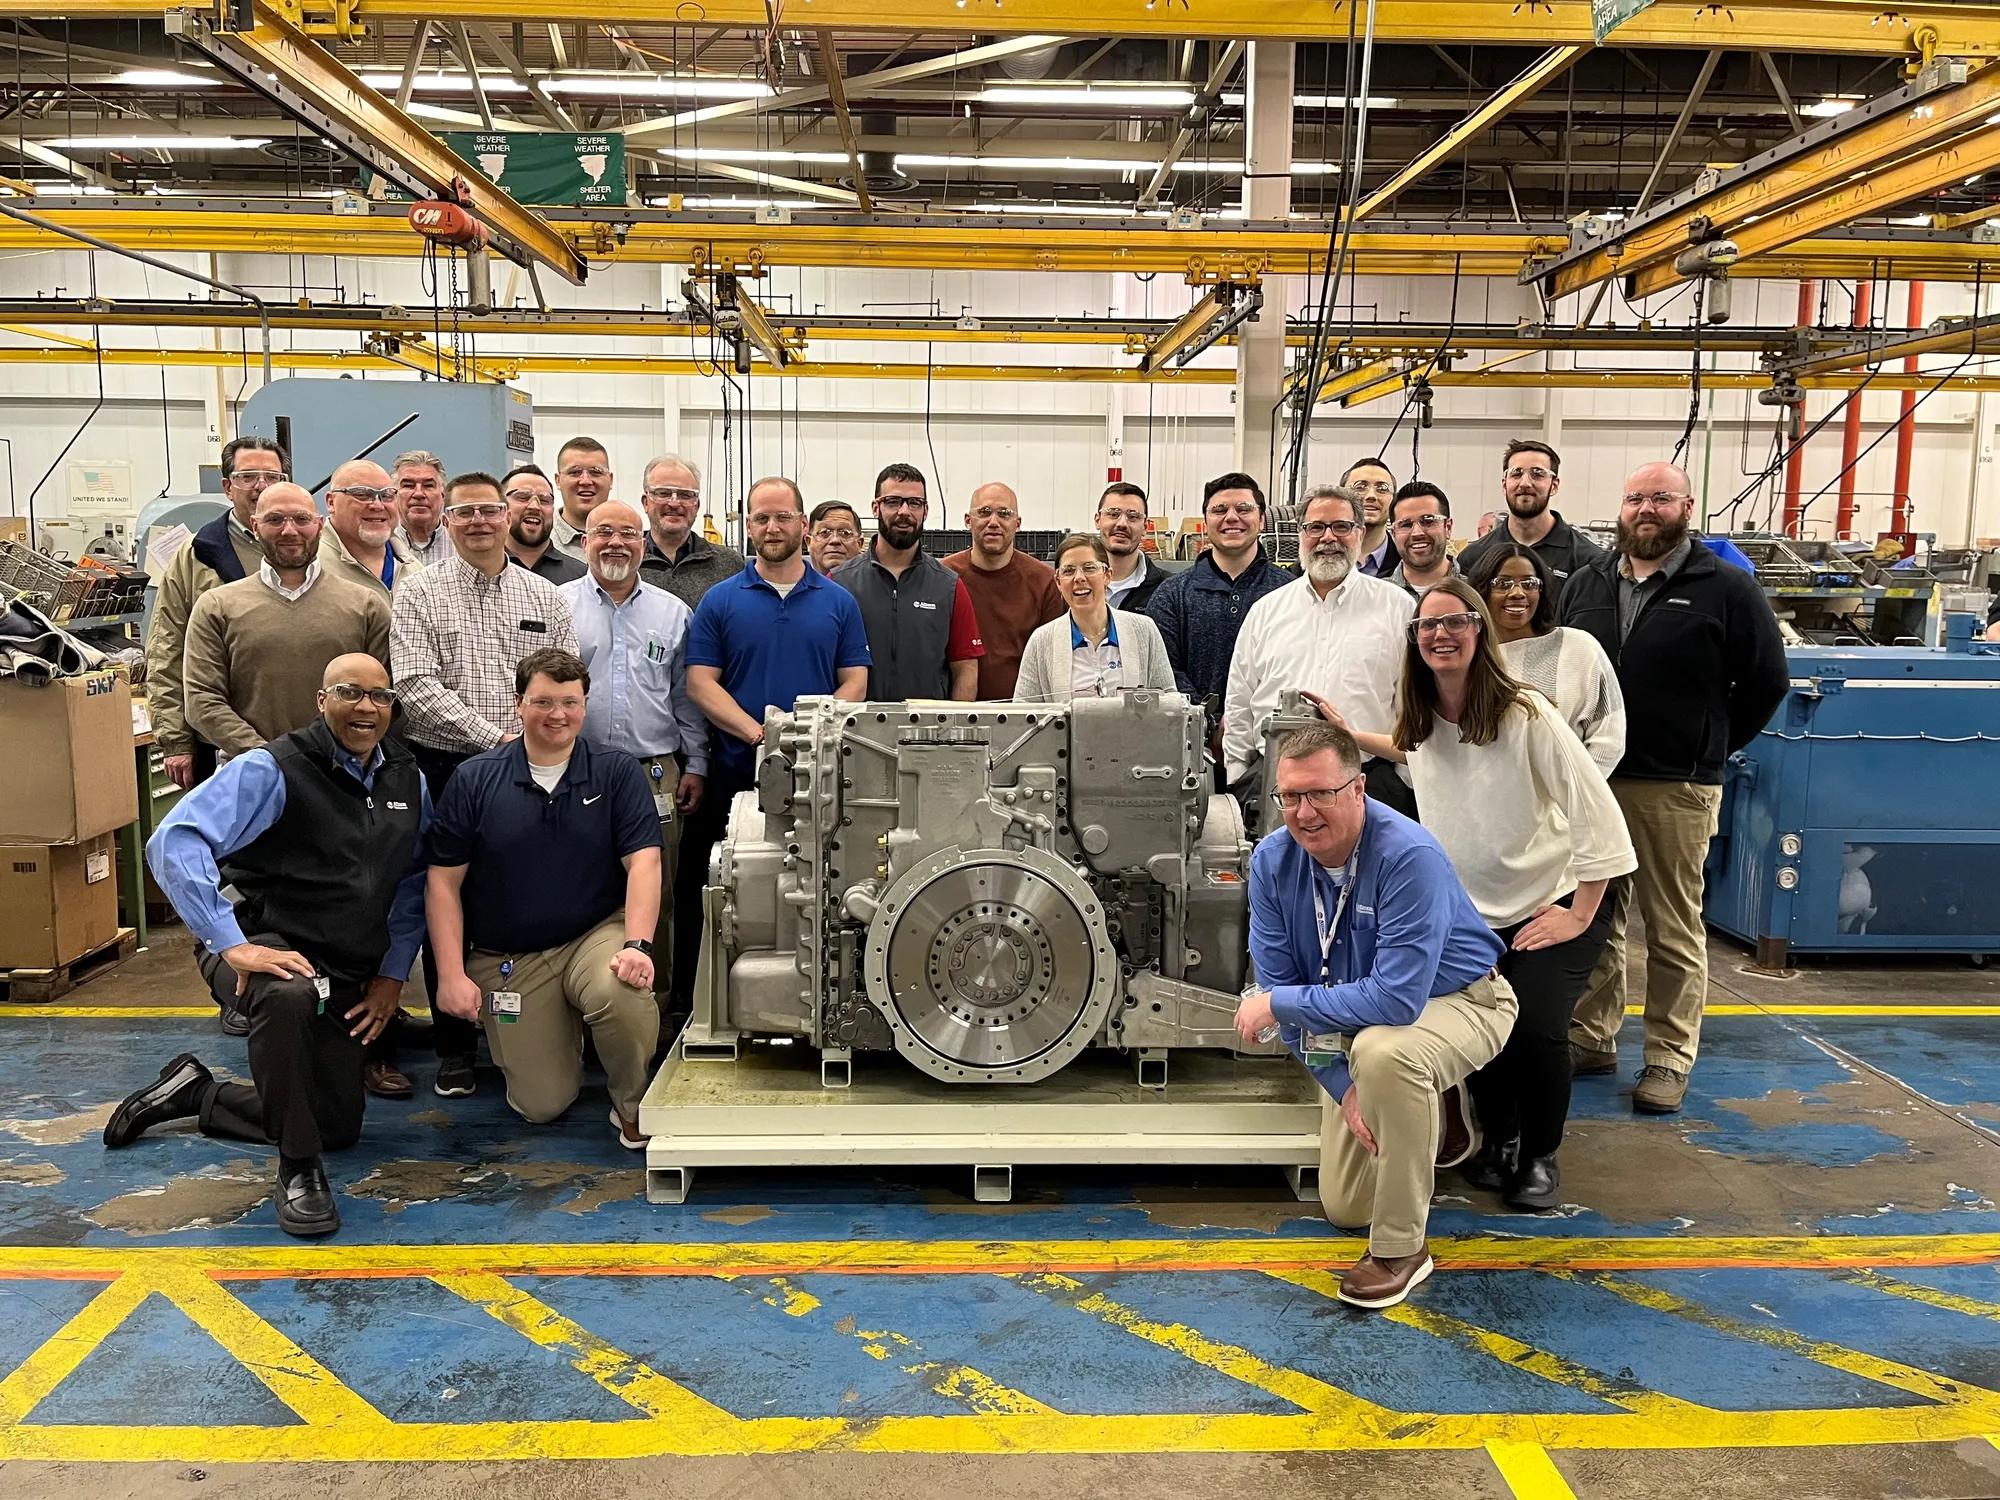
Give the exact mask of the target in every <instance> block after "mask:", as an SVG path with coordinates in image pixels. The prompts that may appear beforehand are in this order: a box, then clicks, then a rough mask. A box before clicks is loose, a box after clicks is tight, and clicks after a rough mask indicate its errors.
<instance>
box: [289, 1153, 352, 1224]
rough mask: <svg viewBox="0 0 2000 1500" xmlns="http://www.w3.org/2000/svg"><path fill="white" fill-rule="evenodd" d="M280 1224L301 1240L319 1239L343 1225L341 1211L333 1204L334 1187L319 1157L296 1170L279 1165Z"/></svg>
mask: <svg viewBox="0 0 2000 1500" xmlns="http://www.w3.org/2000/svg"><path fill="white" fill-rule="evenodd" d="M278 1227H279V1228H280V1229H282V1230H284V1231H285V1233H286V1234H295V1235H297V1236H298V1237H299V1238H300V1239H302V1240H311V1239H318V1238H319V1237H320V1236H321V1235H323V1234H332V1233H333V1232H334V1230H336V1229H338V1228H340V1210H339V1209H337V1208H335V1207H334V1206H333V1187H332V1185H331V1184H329V1183H328V1182H327V1180H326V1168H325V1166H323V1165H322V1164H321V1162H320V1160H319V1158H318V1157H314V1158H313V1159H312V1161H311V1163H310V1164H309V1165H307V1166H305V1167H303V1168H301V1169H299V1170H297V1171H293V1172H287V1171H286V1170H285V1169H284V1167H283V1166H282V1165H280V1166H279V1168H278Z"/></svg>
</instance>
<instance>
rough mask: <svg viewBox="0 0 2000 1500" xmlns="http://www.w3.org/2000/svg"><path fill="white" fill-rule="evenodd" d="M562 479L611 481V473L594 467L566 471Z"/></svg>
mask: <svg viewBox="0 0 2000 1500" xmlns="http://www.w3.org/2000/svg"><path fill="white" fill-rule="evenodd" d="M562 477H563V478H565V479H609V478H610V477H611V471H610V470H609V469H602V468H598V467H597V466H596V465H592V466H591V467H590V468H588V469H580V468H579V469H564V470H563V471H562Z"/></svg>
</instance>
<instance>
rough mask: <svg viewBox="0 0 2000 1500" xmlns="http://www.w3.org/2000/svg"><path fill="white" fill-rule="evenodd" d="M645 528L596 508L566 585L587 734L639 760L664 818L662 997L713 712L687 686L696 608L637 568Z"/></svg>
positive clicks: (607, 505) (622, 508) (625, 508)
mask: <svg viewBox="0 0 2000 1500" xmlns="http://www.w3.org/2000/svg"><path fill="white" fill-rule="evenodd" d="M645 545H646V527H645V522H644V520H643V519H642V518H641V517H640V515H639V513H638V512H637V511H636V510H634V509H632V507H631V506H629V505H625V504H623V503H621V502H619V501H617V500H607V501H605V502H604V504H602V505H600V506H598V507H597V509H596V510H594V511H592V512H591V513H590V524H589V525H588V526H586V527H585V528H584V532H583V553H584V556H585V557H587V558H588V559H589V560H590V574H589V576H588V577H585V578H579V579H577V580H575V581H574V582H572V583H566V584H564V585H563V590H562V593H563V598H564V599H566V600H567V601H568V602H569V609H570V614H571V615H573V616H574V617H575V619H576V638H577V641H578V642H579V644H580V646H581V648H582V649H581V650H579V651H578V653H577V654H578V655H579V656H581V657H582V658H583V664H584V666H585V667H587V668H588V669H589V671H590V687H589V690H588V694H587V702H588V712H587V713H586V715H585V717H584V721H583V737H584V738H585V739H586V740H588V741H589V742H590V743H591V744H592V745H593V746H594V747H596V748H598V749H601V750H606V751H610V752H613V753H616V754H623V755H629V756H631V757H632V758H633V759H634V760H636V761H637V762H638V763H639V770H640V772H641V774H642V775H644V776H645V778H646V789H647V790H648V791H650V792H651V793H652V794H653V811H654V812H655V813H656V814H657V815H658V816H659V820H660V865H661V868H660V921H659V930H658V931H657V932H656V933H655V934H654V936H653V948H654V951H655V953H657V954H658V955H659V962H658V964H657V965H656V968H655V973H654V976H653V989H654V993H655V994H656V995H657V996H665V995H667V994H669V993H670V991H671V987H672V985H671V976H670V975H669V974H668V972H667V970H668V968H669V965H670V963H671V961H672V958H673V952H674V948H673V930H672V929H673V915H674V899H673V896H674V874H675V870H674V865H675V855H676V854H677V853H678V851H679V849H680V843H681V827H682V824H683V823H685V822H686V820H687V818H688V817H689V815H691V814H692V813H693V812H694V811H695V809H697V808H698V807H700V806H701V797H702V790H703V787H704V784H705V783H706V780H707V777H708V721H707V720H706V719H704V718H703V717H702V716H701V710H700V709H698V708H696V707H695V706H694V700H693V699H691V698H689V697H688V691H687V631H688V624H689V622H690V621H691V620H692V619H693V618H694V612H693V611H692V610H690V609H689V608H688V607H687V606H686V605H685V604H683V603H681V601H680V600H678V599H676V598H675V597H674V596H673V595H672V594H670V593H668V592H667V591H666V590H665V589H663V588H656V587H655V586H654V585H652V584H650V583H647V582H645V581H643V580H642V579H641V578H640V577H639V557H640V554H641V552H642V550H643V549H644V547H645Z"/></svg>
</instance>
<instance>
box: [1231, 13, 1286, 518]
mask: <svg viewBox="0 0 2000 1500" xmlns="http://www.w3.org/2000/svg"><path fill="white" fill-rule="evenodd" d="M1295 50H1296V49H1295V48H1294V47H1293V44H1292V43H1290V42H1254V43H1252V44H1251V47H1250V60H1249V62H1248V64H1247V65H1246V66H1245V68H1244V74H1245V77H1244V99H1243V122H1244V166H1243V206H1244V208H1245V209H1246V210H1247V211H1248V213H1249V216H1250V217H1251V218H1252V219H1265V220H1281V221H1282V220H1283V219H1285V218H1286V217H1287V216H1288V215H1289V214H1290V213H1291V211H1292V74H1293V62H1294V56H1293V54H1294V52H1295ZM1286 288H1287V283H1286V282H1285V280H1284V279H1283V278H1282V277H1271V276H1267V277H1265V278H1264V303H1265V306H1266V308H1267V309H1268V311H1267V313H1266V314H1265V316H1263V317H1262V318H1259V319H1258V320H1257V321H1256V322H1254V323H1245V324H1244V325H1243V327H1242V328H1241V329H1240V330H1239V331H1238V333H1237V337H1236V440H1235V444H1234V459H1235V464H1236V467H1237V469H1238V470H1239V471H1241V472H1243V473H1245V474H1249V475H1251V476H1253V477H1255V478H1256V479H1258V480H1259V481H1260V482H1261V483H1262V484H1263V486H1264V488H1265V489H1266V490H1267V491H1270V492H1272V493H1275V492H1276V490H1277V486H1278V478H1279V476H1278V473H1277V469H1276V455H1277V428H1278V417H1277V413H1278V404H1279V402H1280V401H1281V400H1282V398H1283V396H1284V388H1285V310H1286V307H1287V306H1288V293H1287V289H1286Z"/></svg>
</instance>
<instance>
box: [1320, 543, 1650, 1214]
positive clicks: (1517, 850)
mask: <svg viewBox="0 0 2000 1500" xmlns="http://www.w3.org/2000/svg"><path fill="white" fill-rule="evenodd" d="M1492 631H1493V622H1492V620H1491V619H1490V618H1489V617H1488V615H1487V613H1486V606H1485V604H1484V603H1483V602H1482V601H1481V599H1480V597H1479V595H1478V593H1477V592H1475V591H1474V590H1473V588H1472V587H1471V585H1469V584H1468V583H1466V582H1465V581H1464V580H1463V579H1459V578H1447V579H1446V580H1444V582H1442V583H1440V584H1438V585H1437V586H1436V587H1435V588H1433V589H1431V591H1430V592H1429V593H1427V594H1425V595H1424V597H1423V598H1422V600H1420V601H1419V602H1418V604H1417V614H1416V618H1415V619H1413V620H1412V621H1411V622H1410V640H1409V645H1408V646H1407V647H1406V649H1405V653H1404V657H1403V677H1402V688H1401V691H1400V692H1399V694H1398V703H1397V716H1396V727H1395V731H1394V733H1393V734H1390V735H1371V734H1357V735H1355V737H1354V738H1355V740H1356V742H1357V743H1358V744H1359V745H1360V746H1361V748H1362V750H1363V751H1364V752H1365V753H1367V754H1372V755H1381V756H1387V757H1388V758H1390V759H1392V760H1401V761H1407V762H1408V764H1409V767H1410V777H1411V781H1412V782H1413V784H1414V787H1415V790H1416V794H1417V805H1418V806H1419V807H1420V808H1422V809H1423V810H1424V813H1425V818H1424V824H1425V826H1426V827H1427V828H1429V829H1430V831H1431V832H1432V833H1433V834H1435V835H1436V837H1437V840H1438V842H1439V843H1440V844H1442V845H1444V851H1445V853H1446V854H1448V855H1450V856H1451V862H1452V865H1453V866H1454V867H1455V868H1456V869H1457V871H1458V877H1459V879H1460V880H1461V881H1463V882H1464V885H1465V889H1466V892H1467V893H1468V894H1469V895H1470V896H1471V897H1472V902H1473V905H1474V906H1476V907H1477V908H1478V909H1479V914H1480V916H1481V917H1483V918H1485V920H1486V922H1487V925H1489V926H1490V927H1492V928H1493V930H1494V931H1495V932H1496V933H1497V934H1498V935H1499V937H1500V940H1501V941H1502V942H1504V943H1505V944H1506V945H1507V951H1506V953H1505V954H1504V955H1503V956H1502V957H1501V960H1500V963H1499V971H1500V973H1501V974H1503V975H1504V976H1505V977H1506V979H1507V982H1508V983H1509V984H1511V985H1512V986H1513V987H1514V993H1515V994H1516V995H1517V996H1518V997H1519V998H1520V1002H1521V1010H1520V1015H1519V1017H1518V1019H1517V1020H1516V1021H1515V1023H1514V1030H1513V1034H1512V1035H1510V1036H1509V1037H1508V1039H1507V1045H1506V1046H1505V1047H1504V1048H1503V1049H1502V1050H1501V1053H1500V1055H1499V1056H1498V1057H1496V1058H1495V1059H1494V1060H1493V1061H1492V1062H1491V1063H1489V1064H1487V1066H1486V1067H1484V1068H1482V1069H1480V1070H1479V1071H1478V1072H1477V1073H1475V1074H1473V1075H1472V1078H1471V1079H1470V1080H1469V1083H1470V1087H1471V1090H1472V1098H1473V1102H1474V1103H1475V1105H1476V1106H1477V1107H1478V1111H1479V1115H1480V1119H1481V1123H1482V1125H1483V1127H1484V1129H1485V1131H1486V1140H1485V1145H1484V1147H1483V1149H1482V1150H1481V1151H1480V1153H1479V1155H1478V1156H1476V1157H1475V1158H1473V1160H1472V1161H1470V1162H1468V1163H1467V1164H1466V1166H1465V1168H1464V1169H1463V1170H1464V1173H1465V1176H1466V1180H1467V1181H1469V1182H1471V1183H1472V1184H1473V1185H1474V1186H1477V1187H1491V1188H1498V1189H1499V1190H1500V1193H1501V1195H1502V1197H1504V1198H1505V1199H1506V1201H1507V1202H1508V1203H1509V1204H1511V1205H1513V1206H1514V1207H1516V1208H1526V1209H1543V1208H1553V1207H1555V1206H1556V1205H1557V1204H1558V1203H1559V1202H1560V1201H1561V1191H1562V1177H1561V1174H1560V1172H1559V1171H1558V1170H1557V1168H1556V1150H1557V1148H1558V1147H1559V1146H1561V1144H1562V1137H1563V1125H1564V1122H1565V1121H1566V1120H1567V1119H1568V1116H1569V1090H1570V1052H1569V1017H1570V1011H1571V1010H1572V1009H1573V1008H1574V1007H1575V1005H1576V1001H1577V997H1578V996H1579V995H1581V994H1582V993H1583V987H1584V984H1585V982H1586V981H1588V980H1589V978H1590V971H1591V968H1592V966H1593V965H1594V964H1595V963H1596V962H1597V956H1598V954H1599V952H1600V951H1602V949H1603V947H1604V942H1605V937H1606V935H1607V934H1608V933H1609V931H1610V927H1611V906H1610V903H1609V902H1607V901H1605V899H1604V893H1605V887H1606V886H1607V885H1608V884H1609V883H1610V882H1611V881H1612V880H1614V879H1616V878H1617V877H1618V876H1620V875H1628V874H1630V873H1631V872H1632V870H1633V869H1634V868H1635V867H1636V865H1637V863H1638V861H1637V860H1636V858H1635V857H1634V856H1633V852H1632V840H1631V838H1630V836H1629V835H1628V834H1627V833H1626V831H1625V819H1624V815H1623V814H1621V813H1620V812H1619V810H1618V804H1617V803H1616V802H1615V801H1613V800H1612V796H1611V790H1610V788H1609V787H1607V786H1606V785H1605V781H1604V777H1603V775H1602V774H1601V773H1600V772H1599V771H1598V769H1597V767H1596V766H1595V765H1594V764H1593V763H1592V761H1591V759H1590V756H1589V754H1588V753H1587V752H1586V751H1585V750H1584V748H1583V743H1582V741H1580V740H1579V739H1577V737H1576V734H1575V733H1574V731H1572V730H1571V729H1570V727H1569V726H1568V725H1567V724H1566V723H1564V722H1563V720H1562V718H1561V716H1560V715H1558V714H1557V713H1556V712H1555V708H1554V705H1552V704H1551V703H1550V702H1549V701H1548V699H1546V698H1544V697H1543V696H1542V695H1541V694H1540V693H1538V692H1536V691H1535V690H1534V689H1533V688H1530V687H1525V686H1523V685H1522V684H1521V683H1520V682H1518V681H1516V680H1515V679H1514V678H1513V677H1512V676H1510V675H1509V674H1508V671H1507V669H1506V667H1505V666H1504V665H1502V663H1501V660H1500V652H1499V650H1498V649H1497V648H1496V647H1495V645H1494V644H1493V640H1492ZM1321 712H1322V713H1325V712H1327V710H1326V708H1325V707H1324V705H1322V707H1321Z"/></svg>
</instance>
